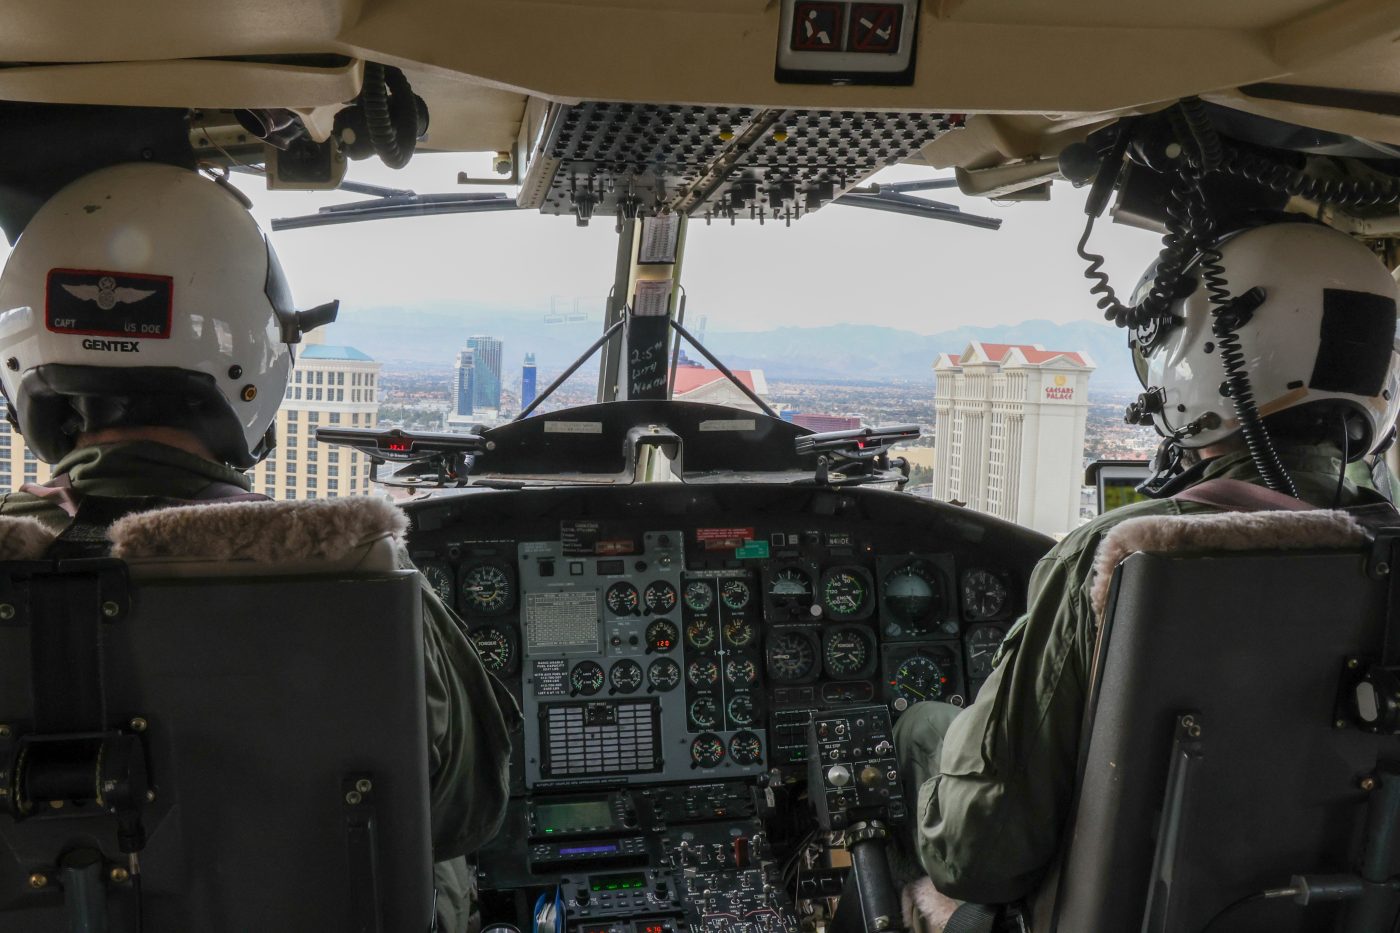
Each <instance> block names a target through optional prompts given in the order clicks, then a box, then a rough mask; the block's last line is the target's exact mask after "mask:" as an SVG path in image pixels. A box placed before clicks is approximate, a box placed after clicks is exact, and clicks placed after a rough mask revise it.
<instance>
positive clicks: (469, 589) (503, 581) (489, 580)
mask: <svg viewBox="0 0 1400 933" xmlns="http://www.w3.org/2000/svg"><path fill="white" fill-rule="evenodd" d="M461 591H462V608H463V609H464V610H465V611H466V612H467V613H468V614H470V615H481V616H494V615H499V614H500V613H502V612H505V611H506V610H507V609H509V608H510V607H511V606H512V605H513V604H514V603H515V585H514V584H513V583H511V579H510V571H509V570H507V569H506V567H505V566H504V565H503V564H500V563H497V562H495V561H483V562H482V563H478V564H470V565H468V566H467V568H466V569H465V570H463V571H462V585H461Z"/></svg>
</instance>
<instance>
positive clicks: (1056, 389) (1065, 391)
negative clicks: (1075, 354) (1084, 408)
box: [1045, 376, 1074, 400]
mask: <svg viewBox="0 0 1400 933" xmlns="http://www.w3.org/2000/svg"><path fill="white" fill-rule="evenodd" d="M1068 382H1069V380H1068V379H1066V378H1065V377H1064V376H1056V377H1055V384H1054V385H1051V386H1046V387H1045V397H1046V398H1048V399H1058V400H1065V399H1072V398H1074V386H1072V385H1067V383H1068Z"/></svg>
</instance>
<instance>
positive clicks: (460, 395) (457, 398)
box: [452, 350, 476, 415]
mask: <svg viewBox="0 0 1400 933" xmlns="http://www.w3.org/2000/svg"><path fill="white" fill-rule="evenodd" d="M475 410H476V360H475V353H473V351H471V350H463V351H462V352H461V353H458V354H457V374H456V381H455V383H454V384H453V386H452V413H453V414H456V415H470V414H472V413H473V412H474V411H475Z"/></svg>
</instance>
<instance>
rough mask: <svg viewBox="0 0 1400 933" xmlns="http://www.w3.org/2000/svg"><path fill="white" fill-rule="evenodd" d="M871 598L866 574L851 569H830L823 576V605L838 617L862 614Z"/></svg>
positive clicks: (845, 617)
mask: <svg viewBox="0 0 1400 933" xmlns="http://www.w3.org/2000/svg"><path fill="white" fill-rule="evenodd" d="M869 599H870V585H869V584H868V583H866V581H865V576H864V575H863V574H860V573H857V572H856V571H854V570H851V569H843V568H838V569H836V570H828V571H827V572H826V575H825V576H823V577H822V605H823V606H825V607H826V611H827V612H829V613H830V614H831V615H832V616H833V617H835V618H838V619H849V618H852V617H854V616H858V615H860V613H861V611H862V610H863V609H865V605H866V603H867V602H868V601H869Z"/></svg>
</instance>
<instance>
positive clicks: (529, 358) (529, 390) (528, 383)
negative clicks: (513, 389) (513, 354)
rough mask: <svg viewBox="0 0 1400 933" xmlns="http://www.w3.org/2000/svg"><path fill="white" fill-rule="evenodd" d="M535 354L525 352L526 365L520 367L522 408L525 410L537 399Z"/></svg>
mask: <svg viewBox="0 0 1400 933" xmlns="http://www.w3.org/2000/svg"><path fill="white" fill-rule="evenodd" d="M535 391H536V390H535V354H533V353H526V354H525V365H524V366H522V367H521V368H520V410H521V411H524V410H525V409H526V408H528V407H529V406H530V403H531V402H533V401H534V400H535Z"/></svg>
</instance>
